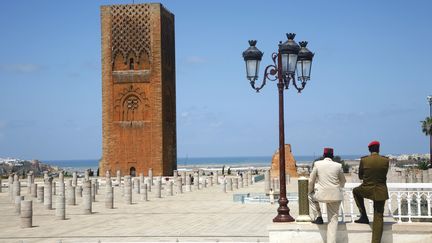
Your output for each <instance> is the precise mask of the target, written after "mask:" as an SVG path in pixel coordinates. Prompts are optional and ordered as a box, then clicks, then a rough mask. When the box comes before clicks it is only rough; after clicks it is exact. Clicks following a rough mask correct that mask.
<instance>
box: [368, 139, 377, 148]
mask: <svg viewBox="0 0 432 243" xmlns="http://www.w3.org/2000/svg"><path fill="white" fill-rule="evenodd" d="M374 145H377V146H380V143H379V142H378V141H376V140H375V141H372V142H370V143H369V145H368V147H370V146H374Z"/></svg>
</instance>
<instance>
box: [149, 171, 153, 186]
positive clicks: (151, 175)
mask: <svg viewBox="0 0 432 243" xmlns="http://www.w3.org/2000/svg"><path fill="white" fill-rule="evenodd" d="M148 176H149V178H150V186H152V185H154V184H153V169H152V168H150V169H149V170H148Z"/></svg>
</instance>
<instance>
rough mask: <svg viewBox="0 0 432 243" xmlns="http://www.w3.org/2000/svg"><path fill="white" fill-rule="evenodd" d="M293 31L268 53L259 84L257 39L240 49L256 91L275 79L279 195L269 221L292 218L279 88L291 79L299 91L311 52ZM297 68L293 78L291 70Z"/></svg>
mask: <svg viewBox="0 0 432 243" xmlns="http://www.w3.org/2000/svg"><path fill="white" fill-rule="evenodd" d="M294 37H295V34H294V33H289V34H287V38H288V40H287V41H285V42H284V43H282V42H280V43H279V50H278V52H277V53H273V54H272V60H273V64H271V65H268V66H267V67H266V68H265V70H264V77H263V80H262V82H261V85H259V86H258V87H256V86H255V81H256V80H257V79H258V71H259V63H260V61H261V58H262V56H263V53H262V52H261V51H260V50H258V48H257V47H256V46H255V45H256V43H257V41H256V40H250V41H249V45H250V46H249V48H248V49H246V50H245V51H244V52H243V58H244V60H245V62H246V78H247V79H248V80H249V82H250V84H251V86H252V88H253V89H254V90H256V92H259V91H260V90H261V89H262V88H263V87H264V85H265V84H266V81H267V80H269V81H276V80H278V83H277V87H278V91H279V178H280V197H279V208H278V210H277V211H278V215H277V216H276V217H275V218H274V219H273V222H292V221H294V218H293V217H291V215H290V214H289V212H290V209H289V208H288V199H287V197H286V182H285V131H284V126H285V125H284V96H283V90H284V88H285V89H288V88H289V85H290V83H291V82H292V84H293V86H294V87H295V89H296V90H297V91H298V92H299V93H300V92H301V91H302V90H303V89H304V88H305V86H306V83H307V81H309V80H310V72H311V67H312V59H313V56H314V54H313V53H312V52H311V51H309V50H308V49H307V48H306V46H307V42H306V41H302V42H300V43H299V44H300V45H298V44H297V43H296V42H295V41H294ZM296 69H297V80H296V79H295V73H296Z"/></svg>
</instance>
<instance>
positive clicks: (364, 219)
mask: <svg viewBox="0 0 432 243" xmlns="http://www.w3.org/2000/svg"><path fill="white" fill-rule="evenodd" d="M354 223H357V224H369V219H368V217H367V216H364V217H363V216H360V218H359V219H357V220H354Z"/></svg>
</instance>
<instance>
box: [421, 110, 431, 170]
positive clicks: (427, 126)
mask: <svg viewBox="0 0 432 243" xmlns="http://www.w3.org/2000/svg"><path fill="white" fill-rule="evenodd" d="M421 123H422V132H423V133H424V134H425V135H426V136H429V137H430V143H429V148H430V158H429V167H431V168H432V117H426V119H425V120H424V121H422V122H421Z"/></svg>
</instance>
